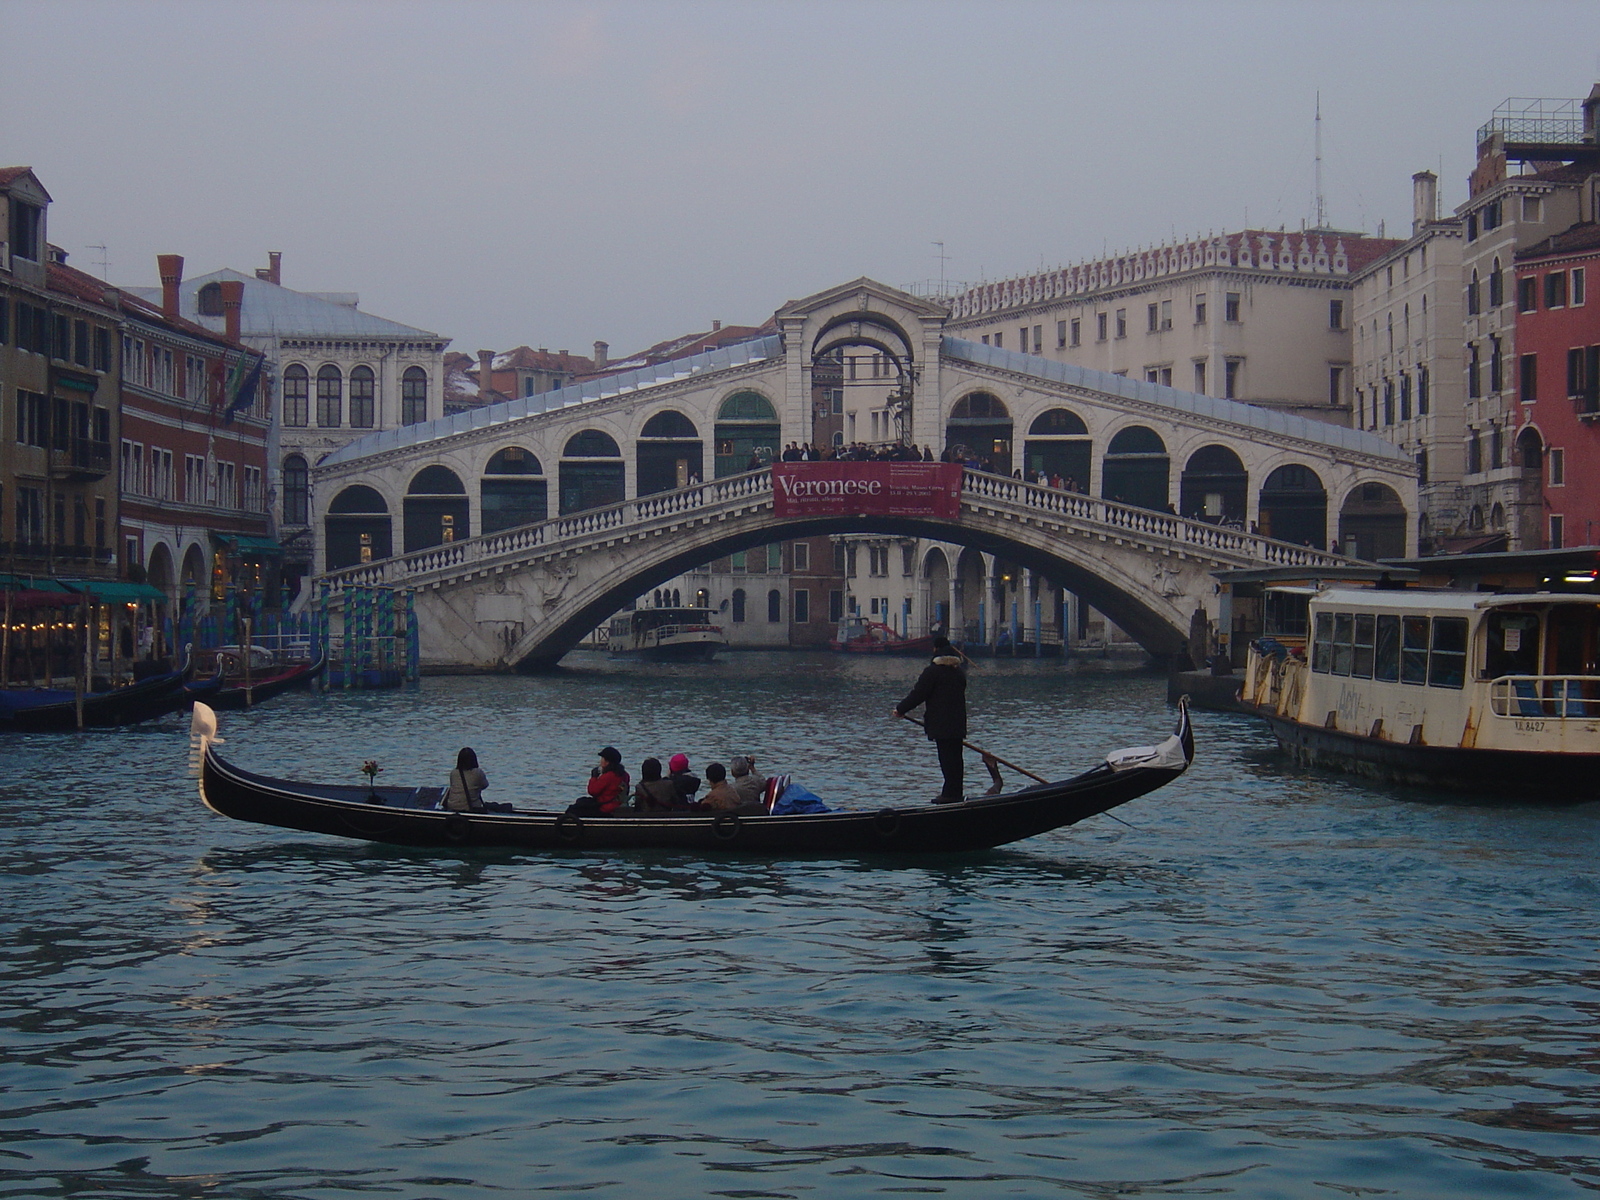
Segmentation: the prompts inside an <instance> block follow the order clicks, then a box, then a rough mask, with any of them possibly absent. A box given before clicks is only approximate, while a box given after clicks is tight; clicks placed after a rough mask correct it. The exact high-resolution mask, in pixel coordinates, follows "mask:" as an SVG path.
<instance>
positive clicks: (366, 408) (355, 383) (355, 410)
mask: <svg viewBox="0 0 1600 1200" xmlns="http://www.w3.org/2000/svg"><path fill="white" fill-rule="evenodd" d="M377 415H378V377H377V376H376V375H374V374H373V373H372V368H371V367H365V366H363V367H352V368H351V369H350V428H352V429H371V428H372V426H373V424H374V423H375V422H376V420H377Z"/></svg>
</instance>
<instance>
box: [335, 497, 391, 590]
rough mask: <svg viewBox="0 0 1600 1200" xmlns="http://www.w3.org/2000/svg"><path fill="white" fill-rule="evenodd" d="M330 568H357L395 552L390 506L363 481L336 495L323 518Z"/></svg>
mask: <svg viewBox="0 0 1600 1200" xmlns="http://www.w3.org/2000/svg"><path fill="white" fill-rule="evenodd" d="M323 530H324V535H325V536H324V545H326V547H327V566H326V568H325V569H326V570H329V571H337V570H339V569H340V568H341V567H353V566H356V565H357V564H358V563H364V562H371V561H372V560H373V559H378V558H388V557H389V556H390V555H391V554H393V553H394V544H393V542H392V540H391V538H392V535H391V532H390V521H389V506H388V505H386V504H385V503H384V502H383V497H382V496H380V495H379V494H378V493H377V492H376V491H375V490H373V489H372V488H370V487H368V486H367V485H366V484H363V483H356V484H351V485H350V486H349V487H347V488H345V489H344V491H342V492H340V493H339V494H338V495H337V496H335V497H334V498H333V503H332V504H330V505H328V515H327V516H326V517H325V518H323Z"/></svg>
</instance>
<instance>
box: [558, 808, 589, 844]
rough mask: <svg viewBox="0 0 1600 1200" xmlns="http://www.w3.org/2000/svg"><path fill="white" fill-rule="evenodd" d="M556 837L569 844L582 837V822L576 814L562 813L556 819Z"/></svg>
mask: <svg viewBox="0 0 1600 1200" xmlns="http://www.w3.org/2000/svg"><path fill="white" fill-rule="evenodd" d="M556 836H557V837H558V838H560V839H561V840H562V841H563V842H566V843H568V844H571V843H573V842H576V841H577V840H578V839H579V838H580V837H582V836H583V820H582V819H581V818H580V817H579V816H578V815H577V814H576V813H569V812H564V813H562V814H561V815H560V816H559V817H557V818H556Z"/></svg>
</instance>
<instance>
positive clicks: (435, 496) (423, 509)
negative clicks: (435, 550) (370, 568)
mask: <svg viewBox="0 0 1600 1200" xmlns="http://www.w3.org/2000/svg"><path fill="white" fill-rule="evenodd" d="M471 519H472V517H471V508H470V507H469V505H468V503H467V489H466V488H465V487H464V486H462V483H461V478H460V476H458V475H457V474H456V473H455V472H454V471H452V470H451V469H450V468H449V467H441V466H438V465H437V464H435V465H434V466H431V467H423V468H422V470H420V471H418V472H417V473H416V475H415V476H413V477H412V480H411V486H410V487H409V488H407V489H406V499H405V553H407V554H414V553H415V552H416V551H418V550H426V549H427V548H428V547H429V546H438V545H442V544H443V543H445V542H454V541H460V540H461V539H463V538H469V537H471V536H472V530H471V528H470V522H471Z"/></svg>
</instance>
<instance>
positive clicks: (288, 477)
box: [283, 454, 311, 525]
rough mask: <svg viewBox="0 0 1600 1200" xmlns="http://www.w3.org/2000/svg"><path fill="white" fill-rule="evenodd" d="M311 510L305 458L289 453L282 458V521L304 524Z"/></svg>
mask: <svg viewBox="0 0 1600 1200" xmlns="http://www.w3.org/2000/svg"><path fill="white" fill-rule="evenodd" d="M310 510H311V472H310V470H309V469H308V468H307V466H306V460H305V459H303V458H301V457H300V456H299V455H298V454H291V455H289V457H288V458H286V459H284V460H283V523H284V524H285V525H304V524H305V523H306V521H307V520H308V516H307V514H308V513H309V512H310Z"/></svg>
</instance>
